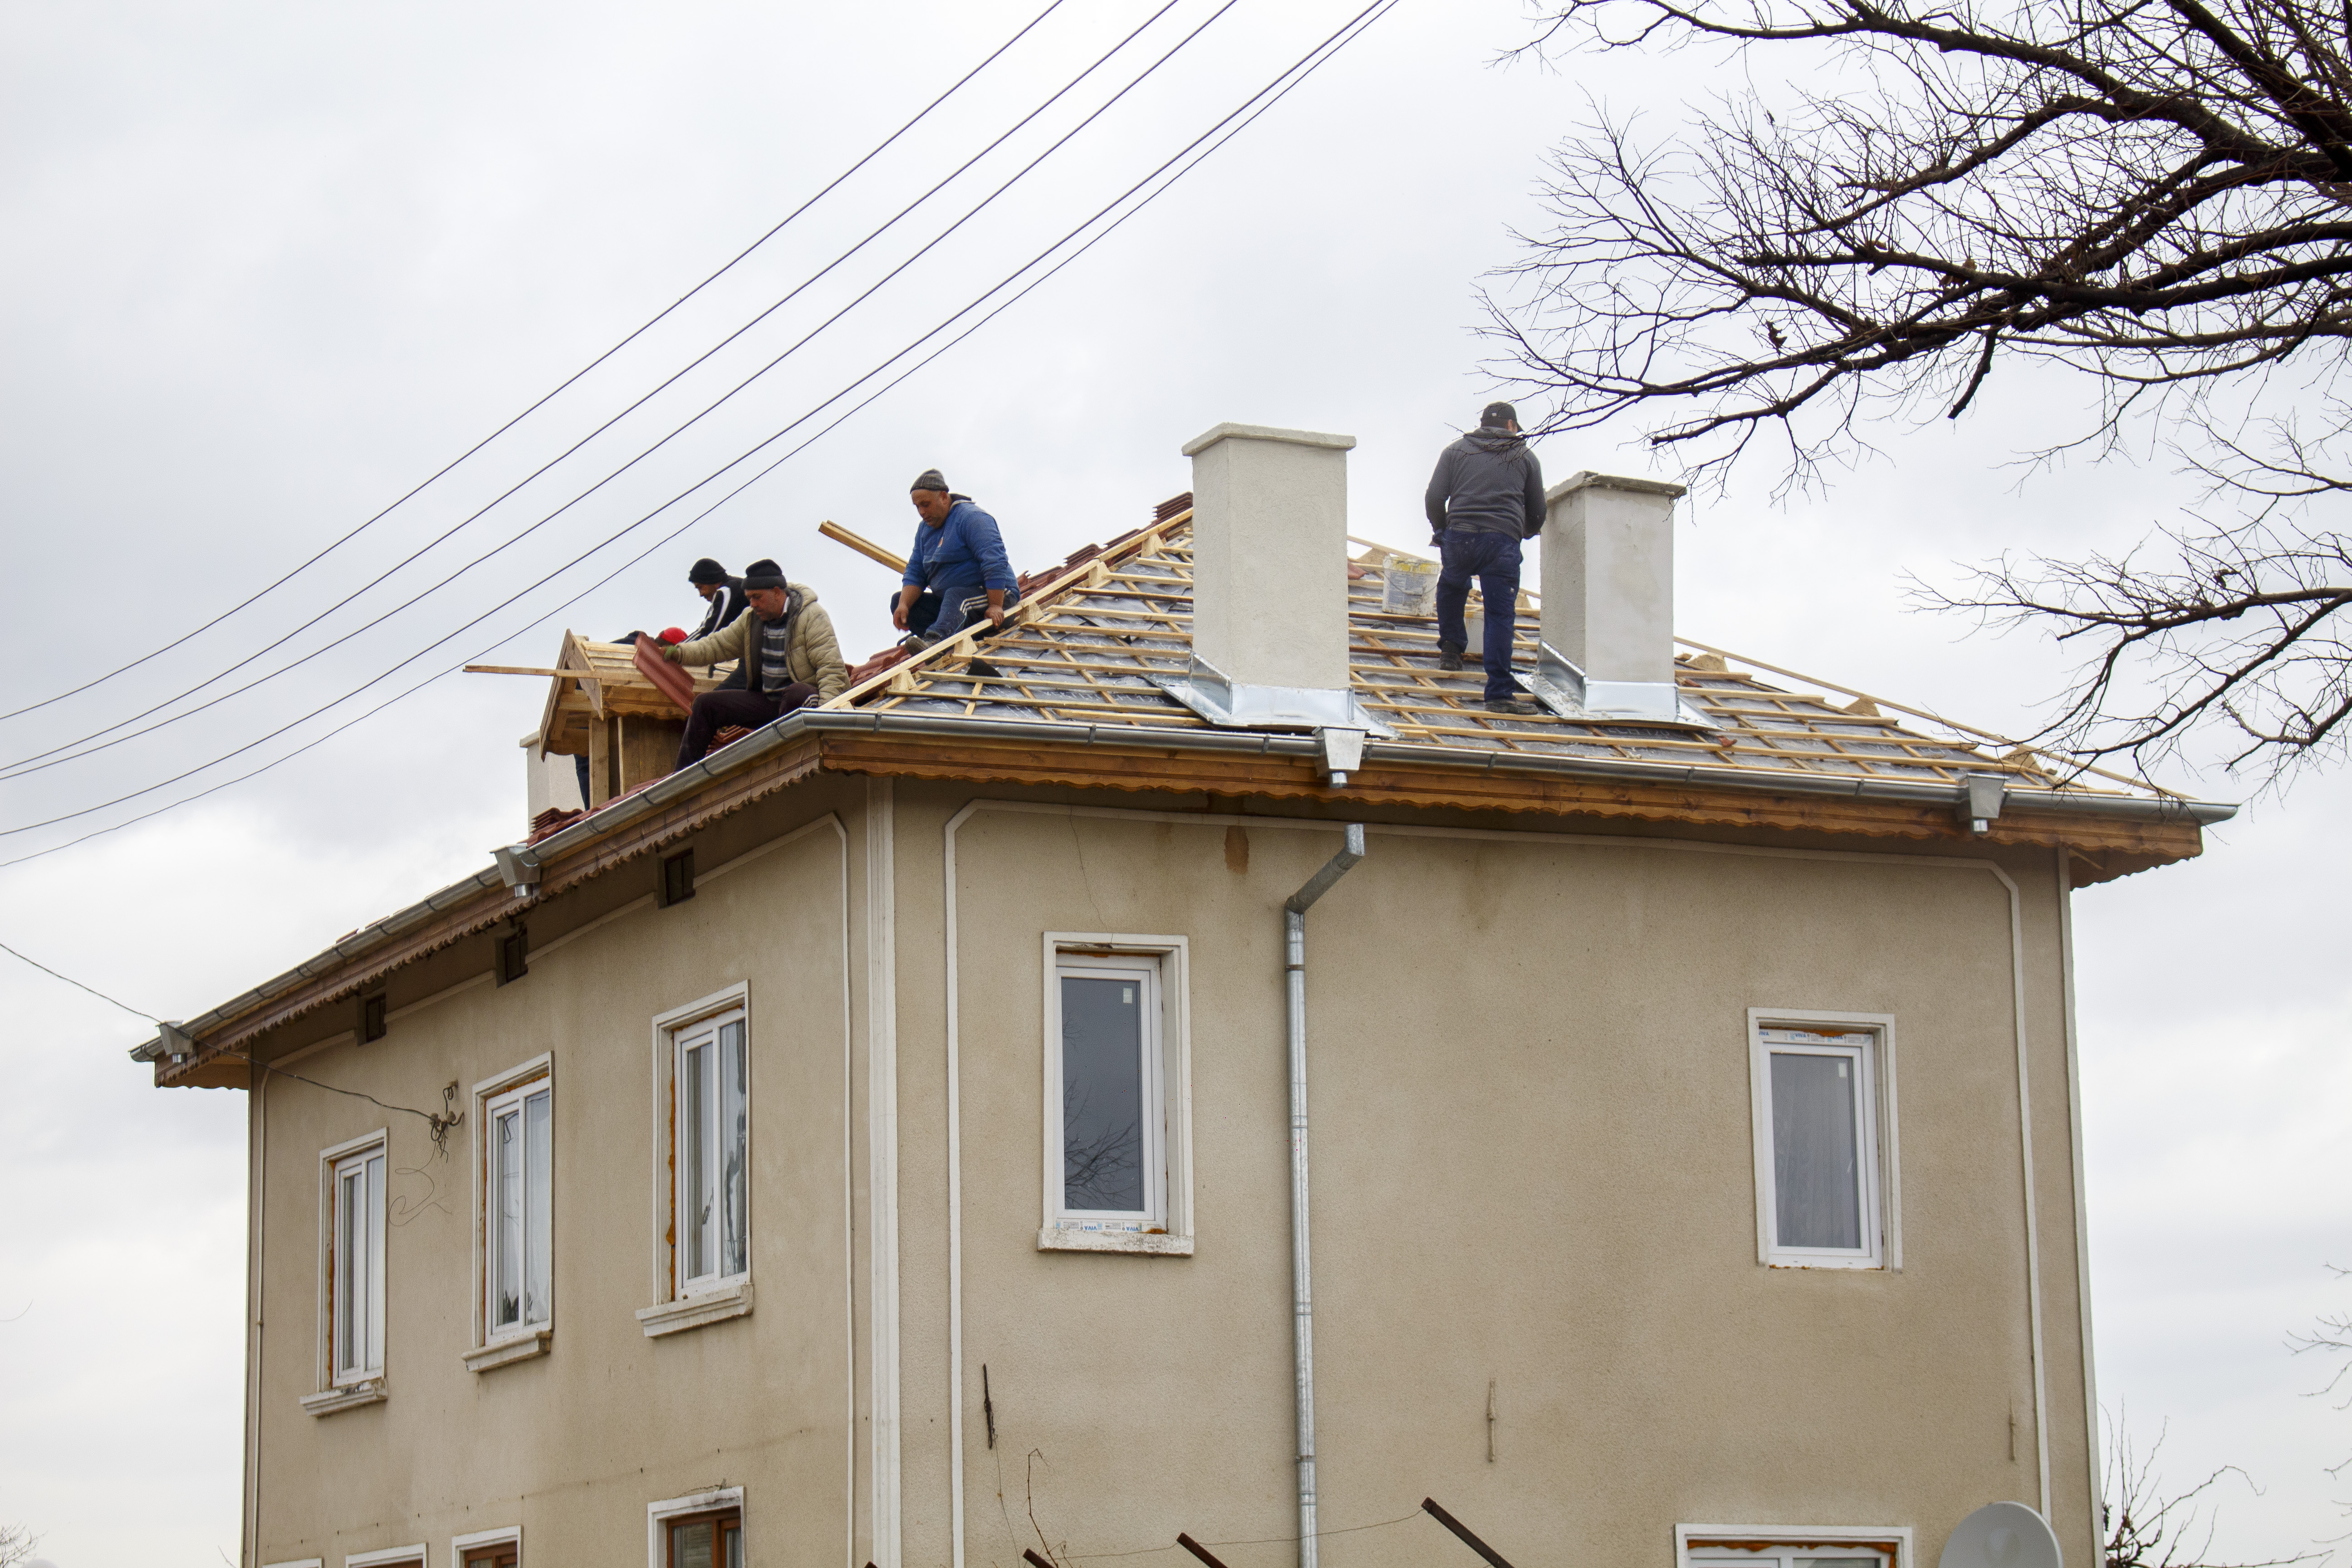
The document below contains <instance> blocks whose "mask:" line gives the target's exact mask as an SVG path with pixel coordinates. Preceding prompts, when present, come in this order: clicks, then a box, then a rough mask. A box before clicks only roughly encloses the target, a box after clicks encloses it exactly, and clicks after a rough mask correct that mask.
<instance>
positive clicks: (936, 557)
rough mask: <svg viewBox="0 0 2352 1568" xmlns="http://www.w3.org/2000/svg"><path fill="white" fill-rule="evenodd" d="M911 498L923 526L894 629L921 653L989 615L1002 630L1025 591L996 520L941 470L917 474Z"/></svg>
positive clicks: (895, 604)
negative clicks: (956, 489) (957, 491)
mask: <svg viewBox="0 0 2352 1568" xmlns="http://www.w3.org/2000/svg"><path fill="white" fill-rule="evenodd" d="M908 496H909V498H910V499H911V500H913V501H914V503H915V515H916V516H917V517H919V518H920V519H921V520H922V521H920V522H919V523H918V524H917V525H916V528H915V547H914V548H913V549H912V550H910V551H908V552H907V571H906V575H905V576H904V577H903V578H901V579H900V581H899V584H898V598H897V599H895V600H894V601H892V603H891V605H890V624H891V625H893V626H897V627H898V629H899V630H900V631H902V632H906V633H908V634H909V635H908V642H910V643H912V644H913V645H914V646H915V647H929V646H930V645H931V644H933V643H935V642H939V641H941V640H942V639H944V638H947V637H953V636H955V635H956V633H958V632H960V631H961V630H963V629H964V628H965V627H966V626H971V624H972V623H974V622H975V621H978V620H979V619H980V618H981V616H987V617H988V623H989V625H990V626H1003V624H1004V612H1005V611H1007V610H1009V609H1011V608H1012V607H1013V605H1015V604H1017V603H1019V602H1020V598H1021V586H1020V582H1019V580H1018V579H1016V578H1015V577H1014V576H1013V563H1011V562H1010V561H1009V560H1007V559H1006V558H1005V554H1004V536H1003V534H1001V533H999V532H998V531H997V530H996V520H995V519H994V518H992V517H991V516H989V515H988V513H986V512H984V511H982V510H980V508H978V507H977V506H974V505H973V504H972V500H971V497H970V496H966V495H957V494H955V493H954V492H953V491H951V490H950V489H948V482H947V480H946V479H942V478H941V477H940V471H939V470H938V469H937V468H925V469H924V470H923V471H922V472H921V473H920V474H918V475H917V476H916V477H915V482H914V484H913V485H912V486H910V487H908ZM982 635H983V636H984V635H986V634H982Z"/></svg>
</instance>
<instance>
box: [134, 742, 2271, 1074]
mask: <svg viewBox="0 0 2352 1568" xmlns="http://www.w3.org/2000/svg"><path fill="white" fill-rule="evenodd" d="M813 733H814V734H879V735H908V736H915V735H953V736H961V737H967V738H977V739H982V740H1005V741H1019V742H1024V743H1025V744H1028V745H1033V746H1034V745H1041V744H1042V745H1077V746H1092V745H1101V744H1112V745H1130V746H1134V745H1140V746H1153V747H1161V748H1165V749H1168V750H1171V751H1194V752H1223V753H1226V754H1229V755H1252V756H1276V757H1297V758H1299V759H1301V760H1304V761H1310V762H1311V761H1314V760H1316V759H1318V758H1319V757H1320V755H1321V751H1320V748H1319V746H1318V742H1317V741H1316V738H1315V737H1314V736H1313V735H1304V734H1302V735H1289V734H1273V733H1267V732H1265V731H1235V730H1202V729H1167V730H1160V729H1154V728H1151V727H1150V726H1146V725H1134V724H1114V725H1105V724H1067V723H1055V722H1050V721H1029V720H1015V719H967V718H963V717H961V716H960V715H954V714H944V713H877V712H872V711H869V710H858V709H848V710H842V709H829V708H828V709H807V708H803V709H801V710H798V711H796V712H793V713H787V714H786V715H784V717H782V719H779V720H777V721H775V722H774V723H772V724H770V725H768V726H767V727H765V728H764V729H761V730H758V731H753V732H752V733H751V735H749V736H747V737H745V738H744V739H742V740H740V741H738V742H735V743H734V744H733V745H731V746H728V747H726V748H725V749H723V750H721V751H719V752H714V753H712V754H711V755H709V756H707V757H705V758H703V759H702V760H701V761H700V762H698V763H694V764H693V765H692V766H690V767H687V768H682V769H680V770H679V771H678V772H677V773H672V774H670V775H669V776H668V777H667V778H665V779H663V780H661V781H660V782H659V783H657V784H651V785H649V786H647V787H646V788H645V789H642V790H639V791H637V792H636V793H635V794H634V795H625V796H623V797H622V798H621V799H619V800H616V801H613V802H611V803H609V804H607V805H604V807H603V808H602V809H600V810H597V811H593V812H591V813H589V814H588V815H587V816H584V817H583V818H581V819H580V820H579V821H578V822H575V823H573V824H572V825H571V826H568V827H566V828H564V829H563V830H562V832H560V833H556V834H553V835H551V836H550V837H547V838H545V839H542V840H541V842H539V843H537V844H534V845H515V846H510V847H506V848H505V850H504V853H503V854H502V855H501V857H500V858H501V859H502V860H503V861H504V862H505V863H506V870H505V871H504V872H502V870H501V868H500V867H499V866H498V865H492V866H488V867H485V868H483V869H481V870H479V871H477V872H475V873H474V874H473V875H472V876H471V877H467V878H465V879H461V880H458V881H456V882H452V883H451V884H449V885H448V886H447V887H446V888H443V889H440V890H439V891H438V892H436V893H432V894H430V895H428V896H427V897H425V899H423V900H420V901H418V902H416V903H414V904H411V905H409V906H408V907H407V908H406V909H404V910H399V911H398V912H396V913H394V914H391V915H388V916H386V917H385V918H384V919H383V920H380V921H375V922H374V923H373V924H372V925H366V926H362V927H361V928H360V929H359V930H358V931H353V932H352V934H351V935H349V936H347V937H345V938H343V939H342V940H341V942H336V943H335V944H334V945H333V946H331V947H330V948H328V949H327V950H326V951H324V952H320V954H319V955H318V956H316V957H314V958H311V959H310V960H308V961H307V962H305V963H299V964H297V965H296V966H295V967H294V968H292V969H289V970H288V971H287V972H286V973H283V974H280V975H278V976H277V977H276V978H274V979H271V980H267V981H264V982H263V983H262V984H259V985H257V986H255V987H254V988H253V989H251V990H250V991H247V992H246V993H245V994H242V995H240V996H237V997H236V998H234V999H232V1000H230V1001H228V1002H226V1003H223V1004H222V1005H219V1006H217V1007H215V1008H212V1009H211V1010H210V1011H208V1012H205V1013H204V1014H201V1015H199V1016H196V1017H194V1018H191V1019H189V1020H188V1021H187V1022H185V1023H184V1024H181V1025H178V1026H177V1027H178V1029H179V1030H180V1031H181V1032H182V1033H183V1034H185V1035H188V1036H191V1037H197V1039H198V1040H199V1043H201V1037H202V1036H203V1034H204V1032H205V1030H207V1029H211V1028H213V1027H215V1026H218V1025H220V1024H223V1023H226V1022H227V1021H228V1020H230V1019H231V1018H234V1017H236V1016H237V1015H239V1014H241V1013H244V1012H247V1011H248V1010H249V1009H251V1008H253V1007H256V1006H258V1005H261V1004H263V1003H265V1002H268V1001H270V1000H271V999H273V998H274V997H277V996H278V995H281V994H284V993H285V992H287V991H289V990H291V989H293V988H294V987H295V986H296V985H299V984H301V983H302V982H303V981H306V980H309V979H310V978H312V977H313V976H314V975H316V974H318V973H321V972H322V971H325V970H328V969H331V968H333V967H334V966H335V965H337V964H339V963H347V962H349V961H350V960H352V959H354V958H358V957H361V956H362V955H364V954H366V953H368V952H372V951H373V950H374V949H376V948H378V947H381V946H383V944H384V943H385V942H390V941H391V940H393V939H394V937H397V936H399V935H400V934H401V933H402V932H403V931H407V930H408V929H410V928H411V927H413V926H415V925H417V924H419V923H421V922H422V921H425V920H428V919H430V918H431V917H433V916H434V915H436V914H439V913H441V912H442V911H443V910H447V909H449V908H450V907H451V906H453V905H455V904H458V903H462V902H464V901H466V900H469V899H471V898H473V897H475V896H476V895H477V894H478V893H480V892H482V891H484V890H485V889H489V888H494V887H497V886H499V884H500V883H501V882H504V881H507V879H508V878H509V876H512V877H516V878H518V879H519V882H520V885H524V886H528V885H530V883H533V882H536V880H537V877H536V875H535V873H536V872H537V871H538V870H540V869H541V868H544V867H546V866H548V865H551V863H553V862H554V861H556V860H559V859H561V858H562V857H564V856H565V855H568V854H570V853H571V852H572V850H574V849H577V848H581V847H584V846H586V845H588V844H591V843H593V842H594V841H595V840H597V839H599V838H602V837H604V836H605V835H606V834H609V833H611V832H613V831H614V829H616V828H619V827H623V826H627V825H628V824H629V823H632V822H634V821H635V820H637V819H638V818H639V817H641V816H646V814H648V813H650V812H653V811H656V810H658V809H660V808H661V807H663V806H666V805H669V804H671V803H672V802H673V801H676V800H677V799H679V798H681V797H682V796H685V795H691V794H692V793H694V792H695V791H696V790H698V789H699V788H700V787H701V786H702V785H704V784H708V783H709V782H711V781H712V780H715V779H719V778H723V777H725V776H726V775H728V774H730V773H736V772H739V771H740V770H741V769H743V768H745V767H748V766H750V765H751V763H755V762H757V761H759V760H760V759H761V757H764V756H766V755H767V754H768V753H769V752H773V751H775V750H776V749H778V748H779V747H782V746H785V745H789V744H791V743H792V742H795V741H798V740H801V739H802V738H803V737H804V736H807V735H810V734H813ZM1364 761H1365V764H1366V765H1367V766H1370V765H1371V764H1373V763H1397V764H1402V765H1405V766H1415V767H1444V768H1458V769H1464V770H1467V771H1470V772H1475V773H1533V774H1541V775H1548V776H1552V777H1562V778H1581V779H1608V780H1612V781H1616V782H1622V783H1628V784H1666V785H1674V784H1706V785H1715V786H1720V787H1727V788H1733V789H1754V790H1759V791H1769V792H1772V793H1774V794H1782V795H1826V796H1835V797H1843V798H1846V799H1861V800H1884V801H1906V802H1910V803H1913V804H1916V805H1951V806H1954V807H1956V808H1957V806H1958V804H1959V803H1960V802H1961V801H1962V800H1963V799H1965V797H1966V795H1967V788H1966V786H1965V785H1956V784H1910V783H1906V782H1904V781H1901V780H1897V779H1881V778H1870V777H1840V776H1837V775H1833V774H1822V773H1794V772H1790V773H1780V772H1778V771H1773V770H1763V769H1756V768H1725V767H1709V766H1706V765H1703V764H1699V763H1634V762H1622V761H1617V760H1613V759H1611V760H1602V759H1599V758H1591V757H1565V756H1549V755H1544V754H1541V753H1531V752H1512V751H1506V750H1504V749H1502V748H1500V747H1489V748H1486V749H1481V750H1473V749H1471V748H1469V747H1466V746H1425V745H1412V744H1408V743H1405V742H1391V741H1371V740H1368V741H1367V742H1365V745H1364ZM2007 799H2008V801H2009V802H2010V803H2011V805H2018V806H2024V807H2028V808H2032V809H2035V810H2043V811H2060V812H2074V813H2080V814H2083V815H2086V816H2117V817H2125V818H2129V819H2132V820H2137V821H2165V822H2179V821H2182V820H2187V821H2189V822H2193V823H2196V824H2197V825H2198V826H2200V827H2201V826H2210V825H2211V824H2213V823H2217V822H2226V821H2228V820H2229V819H2230V818H2231V817H2232V816H2236V815H2237V814H2238V808H2237V807H2236V806H2235V805H2225V804H2221V803H2219V802H2210V801H2189V800H2157V799H2148V798H2145V797H2141V796H2135V795H2092V794H2087V793H2083V792H2075V791H2066V790H2042V789H2018V788H2011V789H2009V790H2008V791H2007ZM509 885H517V884H516V883H509ZM164 1054H165V1052H164V1041H163V1037H162V1036H160V1035H159V1036H157V1037H156V1038H154V1039H153V1040H151V1041H149V1042H147V1043H146V1044H145V1045H142V1046H136V1047H132V1048H131V1060H133V1061H138V1062H153V1061H155V1060H157V1059H158V1058H161V1057H162V1056H163V1055H164Z"/></svg>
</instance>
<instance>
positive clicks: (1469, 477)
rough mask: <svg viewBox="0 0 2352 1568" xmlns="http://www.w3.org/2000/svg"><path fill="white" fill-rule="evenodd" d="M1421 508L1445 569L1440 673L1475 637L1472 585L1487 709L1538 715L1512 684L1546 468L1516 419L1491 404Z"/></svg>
mask: <svg viewBox="0 0 2352 1568" xmlns="http://www.w3.org/2000/svg"><path fill="white" fill-rule="evenodd" d="M1423 506H1424V507H1425V508H1426V509H1427V510H1428V513H1429V531H1430V534H1431V540H1430V542H1431V543H1433V544H1435V545H1436V546H1437V548H1438V554H1439V558H1440V559H1441V560H1442V561H1443V562H1444V571H1442V572H1441V573H1440V574H1438V579H1437V652H1438V668H1441V669H1460V668H1462V656H1463V654H1464V653H1465V651H1466V650H1467V649H1468V647H1469V643H1470V637H1469V631H1468V628H1467V626H1465V624H1464V620H1463V614H1462V610H1463V605H1465V604H1466V603H1467V602H1468V600H1469V597H1470V579H1471V578H1473V577H1475V578H1477V579H1478V592H1479V593H1480V594H1482V595H1485V596H1486V647H1485V648H1484V650H1483V651H1484V654H1485V658H1484V659H1483V660H1482V661H1481V662H1483V663H1484V664H1485V665H1486V707H1487V710H1489V711H1490V712H1495V713H1520V714H1529V713H1537V712H1540V711H1541V710H1540V709H1538V707H1537V706H1536V705H1535V703H1534V702H1532V701H1530V700H1528V698H1527V697H1526V695H1525V694H1524V693H1523V692H1522V691H1521V689H1520V688H1519V683H1518V682H1517V680H1514V679H1512V678H1511V641H1512V638H1513V637H1515V636H1516V635H1517V631H1518V608H1519V546H1520V542H1521V541H1523V540H1528V539H1533V538H1534V537H1535V536H1536V535H1537V534H1538V533H1540V532H1541V531H1543V525H1544V486H1543V466H1542V465H1541V464H1540V463H1538V462H1537V461H1536V455H1535V454H1534V453H1533V452H1531V451H1529V450H1528V444H1527V443H1526V442H1525V441H1523V440H1521V439H1519V416H1518V411H1517V409H1515V408H1513V407H1512V406H1511V405H1509V404H1507V403H1489V404H1488V405H1486V409H1485V411H1484V412H1482V413H1481V414H1480V415H1479V416H1478V428H1477V429H1475V430H1473V431H1471V432H1470V433H1469V434H1468V435H1466V436H1465V437H1462V438H1461V439H1460V440H1458V441H1456V442H1454V444H1453V445H1452V446H1450V447H1446V448H1445V450H1444V453H1443V454H1441V455H1440V456H1439V458H1438V459H1437V471H1436V472H1435V473H1434V474H1432V475H1431V476H1430V479H1429V490H1428V493H1427V494H1426V495H1425V496H1424V497H1423Z"/></svg>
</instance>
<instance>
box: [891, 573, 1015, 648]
mask: <svg viewBox="0 0 2352 1568" xmlns="http://www.w3.org/2000/svg"><path fill="white" fill-rule="evenodd" d="M903 591H904V590H901V592H903ZM1019 602H1020V593H1019V591H1018V590H1014V591H1012V592H1009V593H1007V594H1006V595H1004V611H1005V614H1007V615H1011V614H1012V613H1013V605H1015V604H1018V603H1019ZM890 613H891V614H892V615H893V616H896V615H897V614H898V595H897V594H893V595H890ZM987 618H988V590H987V589H986V588H983V587H982V586H981V585H980V584H977V583H949V584H942V585H940V586H939V587H936V588H926V589H924V590H923V591H922V592H921V593H919V594H918V595H915V602H914V603H913V604H911V605H908V606H907V629H908V631H910V632H919V633H920V634H921V636H922V638H923V640H924V641H925V642H927V643H929V642H938V641H939V640H940V638H942V637H953V636H955V635H956V633H958V632H960V631H961V630H963V629H964V627H966V626H971V624H972V623H973V622H975V621H984V620H986V619H987ZM981 635H982V637H987V636H990V635H992V634H990V633H988V632H982V634H981Z"/></svg>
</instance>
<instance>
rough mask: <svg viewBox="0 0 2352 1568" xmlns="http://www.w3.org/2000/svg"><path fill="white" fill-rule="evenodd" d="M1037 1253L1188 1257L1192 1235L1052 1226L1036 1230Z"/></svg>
mask: <svg viewBox="0 0 2352 1568" xmlns="http://www.w3.org/2000/svg"><path fill="white" fill-rule="evenodd" d="M1037 1250H1038V1251H1040V1252H1133V1253H1140V1254H1143V1255H1144V1256H1146V1257H1152V1258H1190V1257H1192V1237H1189V1236H1171V1235H1169V1234H1168V1233H1167V1232H1165V1231H1141V1230H1080V1229H1079V1228H1078V1227H1077V1226H1076V1225H1051V1226H1046V1227H1045V1229H1043V1230H1041V1231H1039V1232H1038V1233H1037Z"/></svg>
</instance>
